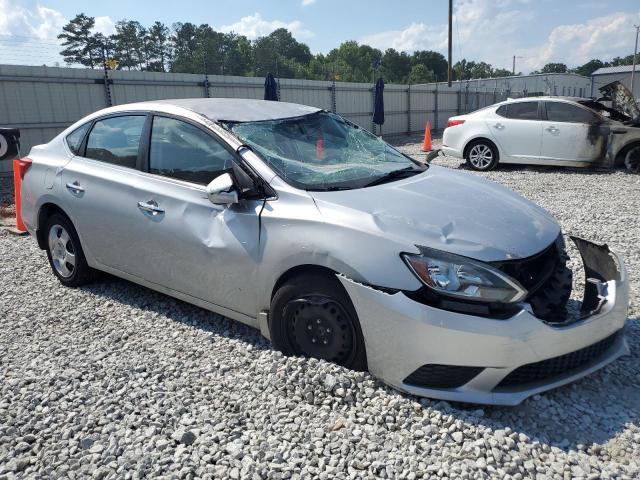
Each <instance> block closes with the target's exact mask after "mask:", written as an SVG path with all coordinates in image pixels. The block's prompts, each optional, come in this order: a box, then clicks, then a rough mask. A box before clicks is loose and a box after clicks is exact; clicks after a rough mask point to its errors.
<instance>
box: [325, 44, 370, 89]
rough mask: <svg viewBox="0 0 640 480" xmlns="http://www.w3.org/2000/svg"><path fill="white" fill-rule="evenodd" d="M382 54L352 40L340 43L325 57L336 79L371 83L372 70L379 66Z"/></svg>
mask: <svg viewBox="0 0 640 480" xmlns="http://www.w3.org/2000/svg"><path fill="white" fill-rule="evenodd" d="M381 60H382V52H381V51H380V50H378V49H377V48H371V47H370V46H369V45H359V44H358V42H355V41H353V40H350V41H347V42H344V43H342V44H341V45H340V46H339V47H338V48H334V49H333V50H331V51H330V52H329V54H328V55H327V61H328V62H329V63H330V64H332V67H333V71H334V72H335V75H336V79H338V80H342V81H345V82H371V81H372V79H373V71H374V68H376V67H377V66H379V65H380V64H381Z"/></svg>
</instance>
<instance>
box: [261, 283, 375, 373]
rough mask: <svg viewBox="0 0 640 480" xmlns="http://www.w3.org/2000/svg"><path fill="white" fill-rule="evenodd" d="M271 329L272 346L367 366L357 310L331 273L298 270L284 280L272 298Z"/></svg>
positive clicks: (289, 352)
mask: <svg viewBox="0 0 640 480" xmlns="http://www.w3.org/2000/svg"><path fill="white" fill-rule="evenodd" d="M269 330H270V333H271V341H272V343H273V345H274V347H275V348H276V349H277V350H280V351H281V352H282V353H284V354H285V355H290V356H291V355H299V356H305V357H313V358H319V359H323V360H327V361H330V362H333V363H337V364H338V365H342V366H344V367H347V368H350V369H352V370H366V369H367V355H366V351H365V345H364V338H363V336H362V330H361V328H360V322H359V321H358V315H357V313H356V311H355V308H354V307H353V303H352V302H351V299H350V298H349V295H348V294H347V292H346V291H345V289H344V287H343V286H342V285H341V284H340V282H339V281H338V279H337V278H335V276H333V275H331V274H322V273H310V274H302V275H296V276H295V277H293V278H291V279H289V280H288V281H287V282H286V283H285V284H283V285H282V286H281V287H280V288H279V289H278V291H277V292H276V293H275V295H274V296H273V299H272V301H271V310H270V315H269Z"/></svg>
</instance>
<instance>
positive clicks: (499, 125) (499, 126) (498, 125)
mask: <svg viewBox="0 0 640 480" xmlns="http://www.w3.org/2000/svg"><path fill="white" fill-rule="evenodd" d="M493 127H494V128H497V129H498V130H502V129H503V128H504V125H503V124H501V123H496V124H495V125H494V126H493Z"/></svg>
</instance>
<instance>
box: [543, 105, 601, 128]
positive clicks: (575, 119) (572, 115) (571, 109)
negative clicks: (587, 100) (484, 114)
mask: <svg viewBox="0 0 640 480" xmlns="http://www.w3.org/2000/svg"><path fill="white" fill-rule="evenodd" d="M545 106H546V109H547V120H549V121H550V122H570V123H593V122H595V121H597V120H598V117H597V116H596V115H594V114H593V113H591V112H589V111H587V110H585V109H583V108H580V107H576V106H575V105H571V104H570V103H564V102H545Z"/></svg>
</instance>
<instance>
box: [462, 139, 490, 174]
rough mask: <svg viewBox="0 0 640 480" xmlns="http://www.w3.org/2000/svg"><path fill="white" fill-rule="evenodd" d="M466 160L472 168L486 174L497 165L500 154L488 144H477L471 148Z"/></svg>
mask: <svg viewBox="0 0 640 480" xmlns="http://www.w3.org/2000/svg"><path fill="white" fill-rule="evenodd" d="M466 158H467V162H468V163H469V166H470V167H471V168H473V169H474V170H480V171H485V172H486V171H487V170H492V169H493V168H494V167H495V166H496V165H497V163H498V152H497V151H496V149H495V147H493V146H492V145H489V144H488V143H485V142H477V143H474V144H473V145H472V146H471V147H469V150H468V151H467V155H466Z"/></svg>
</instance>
